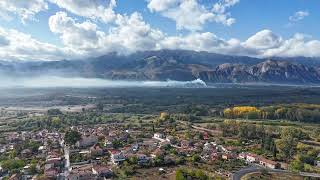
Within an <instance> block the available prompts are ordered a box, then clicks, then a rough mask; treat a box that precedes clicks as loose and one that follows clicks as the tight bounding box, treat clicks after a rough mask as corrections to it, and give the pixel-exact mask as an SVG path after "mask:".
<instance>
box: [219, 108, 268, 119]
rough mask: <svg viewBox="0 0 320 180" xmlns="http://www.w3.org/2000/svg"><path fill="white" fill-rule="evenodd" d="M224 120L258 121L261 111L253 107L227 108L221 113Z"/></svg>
mask: <svg viewBox="0 0 320 180" xmlns="http://www.w3.org/2000/svg"><path fill="white" fill-rule="evenodd" d="M223 114H224V117H226V118H231V119H233V118H247V119H259V118H260V117H261V115H262V112H261V110H259V109H258V108H256V107H253V106H237V107H233V108H227V109H225V110H224V111H223Z"/></svg>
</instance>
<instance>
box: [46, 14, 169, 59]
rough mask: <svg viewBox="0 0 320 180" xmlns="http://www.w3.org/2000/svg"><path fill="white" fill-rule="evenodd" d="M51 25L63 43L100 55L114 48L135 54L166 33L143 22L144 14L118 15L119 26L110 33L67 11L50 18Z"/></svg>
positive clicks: (76, 49)
mask: <svg viewBox="0 0 320 180" xmlns="http://www.w3.org/2000/svg"><path fill="white" fill-rule="evenodd" d="M49 27H50V30H51V31H52V32H53V33H56V34H59V35H60V38H61V40H62V41H63V44H64V45H65V46H66V47H69V48H70V49H72V50H74V51H76V52H79V53H80V54H82V55H84V56H97V55H101V54H105V53H108V52H112V51H117V52H119V53H131V52H135V51H139V50H141V51H143V50H150V49H154V48H155V47H156V44H157V42H158V41H160V40H161V39H163V37H164V35H163V33H162V32H161V31H160V30H157V29H153V28H151V27H150V25H149V24H147V23H145V22H144V21H143V18H142V16H141V14H139V13H137V12H135V13H133V14H131V15H130V16H128V15H124V16H122V15H117V18H116V21H115V26H113V27H111V28H110V29H109V31H108V32H104V31H101V30H99V29H98V27H97V25H96V24H94V23H92V22H90V21H85V22H82V23H79V22H76V21H75V20H74V19H72V18H71V17H68V16H67V14H66V13H65V12H58V13H56V14H55V15H53V16H51V17H50V18H49Z"/></svg>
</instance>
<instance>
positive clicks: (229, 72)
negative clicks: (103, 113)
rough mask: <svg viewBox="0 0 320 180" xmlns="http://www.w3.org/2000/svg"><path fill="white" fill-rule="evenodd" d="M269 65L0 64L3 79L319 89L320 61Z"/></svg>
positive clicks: (161, 60) (245, 61) (159, 61)
mask: <svg viewBox="0 0 320 180" xmlns="http://www.w3.org/2000/svg"><path fill="white" fill-rule="evenodd" d="M273 59H276V60H265V59H258V58H251V57H244V56H227V55H219V54H213V53H207V52H195V51H183V50H161V51H146V52H138V53H135V54H131V55H128V56H122V55H117V54H115V53H111V54H107V55H105V56H101V57H98V58H91V59H86V60H72V61H67V60H63V61H51V62H1V63H0V71H1V72H2V73H3V74H6V75H8V74H9V75H11V76H17V77H32V76H39V75H54V76H67V77H88V78H105V79H114V80H167V79H171V80H178V81H189V80H194V79H197V78H200V79H202V80H204V81H206V82H213V83H247V82H250V83H255V82H265V83H288V84H310V83H315V84H320V60H316V59H310V58H296V59H295V58H290V59H289V60H288V61H285V60H284V59H280V58H273Z"/></svg>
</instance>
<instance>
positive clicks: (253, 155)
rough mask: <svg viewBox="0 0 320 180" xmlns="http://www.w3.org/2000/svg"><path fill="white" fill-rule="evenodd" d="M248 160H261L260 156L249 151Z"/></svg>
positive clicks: (251, 161) (253, 161)
mask: <svg viewBox="0 0 320 180" xmlns="http://www.w3.org/2000/svg"><path fill="white" fill-rule="evenodd" d="M246 161H247V162H248V163H255V162H259V156H258V155H256V154H251V153H248V154H247V158H246Z"/></svg>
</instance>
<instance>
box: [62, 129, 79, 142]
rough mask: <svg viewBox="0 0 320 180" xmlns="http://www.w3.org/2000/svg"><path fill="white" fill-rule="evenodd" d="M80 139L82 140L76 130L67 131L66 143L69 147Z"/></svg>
mask: <svg viewBox="0 0 320 180" xmlns="http://www.w3.org/2000/svg"><path fill="white" fill-rule="evenodd" d="M80 139H81V134H80V133H79V132H78V131H75V130H71V131H67V132H66V134H65V136H64V141H65V142H66V144H68V145H74V144H76V142H77V141H79V140H80Z"/></svg>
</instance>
